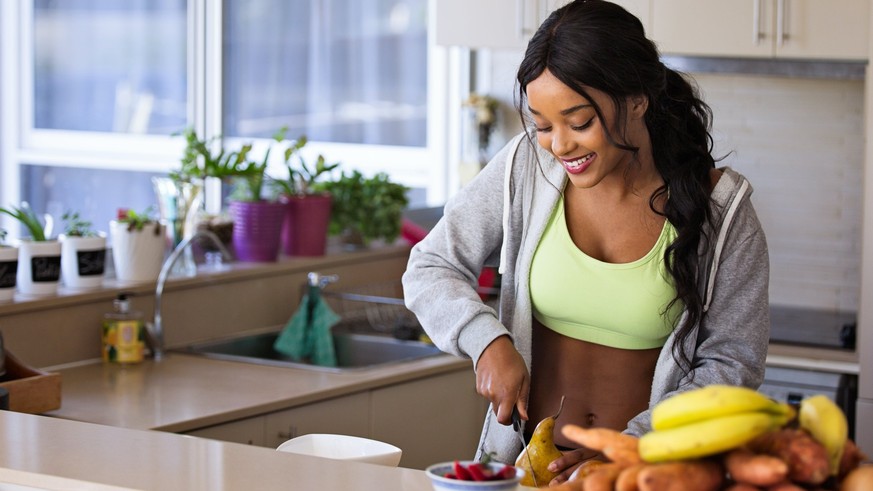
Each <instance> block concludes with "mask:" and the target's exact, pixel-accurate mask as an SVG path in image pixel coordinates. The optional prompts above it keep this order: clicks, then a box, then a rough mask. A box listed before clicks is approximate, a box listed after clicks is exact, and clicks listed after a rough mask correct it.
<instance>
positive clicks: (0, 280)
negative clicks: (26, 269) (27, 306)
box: [0, 246, 18, 302]
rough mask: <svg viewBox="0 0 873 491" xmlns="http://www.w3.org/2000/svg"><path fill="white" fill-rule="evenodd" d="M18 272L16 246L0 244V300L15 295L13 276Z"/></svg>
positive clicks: (5, 299) (10, 298) (7, 299)
mask: <svg viewBox="0 0 873 491" xmlns="http://www.w3.org/2000/svg"><path fill="white" fill-rule="evenodd" d="M17 272H18V248H17V247H11V246H0V302H6V301H9V300H12V297H14V296H15V283H16V280H15V276H16V274H17Z"/></svg>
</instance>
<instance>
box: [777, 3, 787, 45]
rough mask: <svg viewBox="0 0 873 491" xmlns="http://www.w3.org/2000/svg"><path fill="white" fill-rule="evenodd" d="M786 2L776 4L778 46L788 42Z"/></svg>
mask: <svg viewBox="0 0 873 491" xmlns="http://www.w3.org/2000/svg"><path fill="white" fill-rule="evenodd" d="M788 37H789V35H788V0H777V2H776V43H777V44H778V45H779V46H782V45H783V44H785V42H786V41H788Z"/></svg>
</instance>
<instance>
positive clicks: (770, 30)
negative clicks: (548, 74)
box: [436, 0, 870, 60]
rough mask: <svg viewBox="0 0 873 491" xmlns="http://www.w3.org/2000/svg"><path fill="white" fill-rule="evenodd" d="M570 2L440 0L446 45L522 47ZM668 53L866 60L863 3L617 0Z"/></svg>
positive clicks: (441, 37) (440, 29)
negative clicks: (552, 15) (558, 9)
mask: <svg viewBox="0 0 873 491" xmlns="http://www.w3.org/2000/svg"><path fill="white" fill-rule="evenodd" d="M568 1H569V0H439V1H438V2H436V4H437V5H436V39H437V44H440V45H444V46H451V45H457V46H467V47H471V48H508V49H524V48H525V47H526V46H527V42H528V41H529V40H530V37H531V35H532V34H533V33H534V31H536V29H537V27H538V26H539V25H540V24H541V23H542V22H543V21H544V20H545V19H546V17H547V16H548V15H549V13H551V12H552V11H553V10H554V9H556V8H558V7H560V6H561V5H564V4H566V3H568ZM615 3H618V4H619V5H621V6H623V7H625V8H626V9H628V11H630V12H632V13H633V14H635V15H636V16H637V17H639V18H640V20H641V21H642V23H643V26H644V27H645V28H646V33H647V34H648V36H649V37H651V38H652V39H654V40H655V41H656V42H657V43H658V47H659V49H660V50H661V52H662V53H664V54H668V55H690V56H724V57H737V58H743V57H747V58H748V57H751V58H804V59H823V60H828V59H830V60H866V59H867V58H868V44H869V43H868V36H869V32H870V26H869V21H870V1H869V0H657V2H655V0H615Z"/></svg>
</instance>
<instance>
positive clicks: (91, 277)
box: [59, 232, 106, 290]
mask: <svg viewBox="0 0 873 491" xmlns="http://www.w3.org/2000/svg"><path fill="white" fill-rule="evenodd" d="M59 238H60V241H61V280H62V281H63V283H64V286H66V287H67V288H72V289H76V290H80V289H89V288H97V287H99V286H101V285H102V284H103V273H104V271H105V269H106V234H104V233H102V232H101V233H100V234H99V235H97V236H94V237H77V236H69V235H61V236H60V237H59Z"/></svg>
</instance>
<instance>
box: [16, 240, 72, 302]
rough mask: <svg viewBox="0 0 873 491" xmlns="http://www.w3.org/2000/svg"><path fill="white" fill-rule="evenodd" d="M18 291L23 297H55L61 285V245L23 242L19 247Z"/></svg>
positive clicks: (52, 242)
mask: <svg viewBox="0 0 873 491" xmlns="http://www.w3.org/2000/svg"><path fill="white" fill-rule="evenodd" d="M16 279H17V281H18V291H19V292H21V294H22V295H37V296H42V295H54V294H56V293H57V291H58V286H59V285H60V283H61V243H60V242H58V241H57V240H46V241H38V242H34V241H31V240H22V241H21V243H20V245H19V246H18V275H17V278H16Z"/></svg>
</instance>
